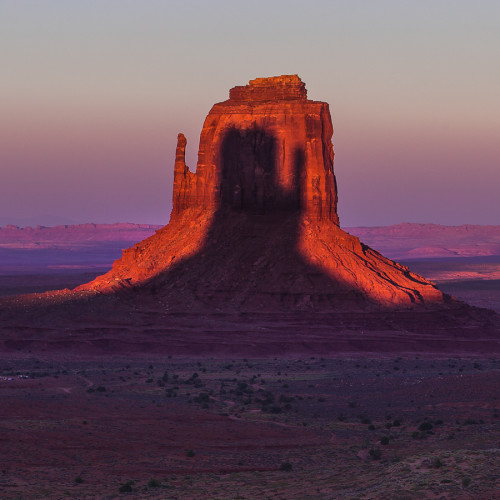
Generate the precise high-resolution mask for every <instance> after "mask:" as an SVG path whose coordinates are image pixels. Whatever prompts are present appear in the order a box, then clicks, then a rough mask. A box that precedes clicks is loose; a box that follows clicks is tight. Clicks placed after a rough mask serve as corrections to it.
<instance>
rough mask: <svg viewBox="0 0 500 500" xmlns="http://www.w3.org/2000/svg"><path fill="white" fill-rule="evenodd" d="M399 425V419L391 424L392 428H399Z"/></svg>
mask: <svg viewBox="0 0 500 500" xmlns="http://www.w3.org/2000/svg"><path fill="white" fill-rule="evenodd" d="M400 425H401V420H399V419H396V420H394V422H393V423H392V426H393V427H399V426H400Z"/></svg>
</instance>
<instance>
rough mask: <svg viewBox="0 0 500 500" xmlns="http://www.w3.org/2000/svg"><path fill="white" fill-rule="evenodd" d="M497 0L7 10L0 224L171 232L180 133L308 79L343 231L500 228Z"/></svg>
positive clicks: (0, 41)
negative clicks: (162, 227)
mask: <svg viewBox="0 0 500 500" xmlns="http://www.w3.org/2000/svg"><path fill="white" fill-rule="evenodd" d="M499 19H500V2H499V1H497V0H490V1H486V0H475V1H471V0H414V1H410V0H376V1H375V0H365V1H361V0H345V1H339V0H329V1H318V0H316V1H315V0H309V1H308V2H304V1H303V0H301V1H295V0H286V1H280V0H266V1H260V0H253V1H251V2H249V1H245V2H243V1H239V0H210V1H208V0H207V1H202V0H198V1H195V0H183V1H174V0H172V1H169V0H161V1H160V0H71V1H68V0H43V1H40V0H1V1H0V65H1V77H0V225H6V224H9V223H10V224H16V225H21V226H25V225H37V224H41V225H54V224H72V223H84V222H95V223H112V222H136V223H150V224H166V223H167V222H168V220H169V215H170V210H171V197H172V179H173V165H174V159H175V146H176V138H177V133H178V132H183V133H184V134H185V135H186V137H187V139H188V146H187V163H188V165H189V166H190V167H191V170H194V169H195V166H196V157H197V150H198V144H199V135H200V132H201V127H202V125H203V121H204V119H205V116H206V115H207V113H208V111H209V110H210V108H211V106H212V105H213V104H214V103H216V102H220V101H223V100H226V99H227V98H228V92H229V89H230V88H231V87H233V86H235V85H244V84H246V83H247V82H248V80H250V79H253V78H256V77H265V76H274V75H281V74H298V75H299V76H300V77H301V78H302V80H303V81H304V82H305V83H306V86H307V89H308V96H309V98H310V99H314V100H320V101H326V102H328V103H329V104H330V110H331V113H332V119H333V125H334V130H335V132H334V137H333V144H334V149H335V175H336V177H337V183H338V188H339V216H340V220H341V225H342V226H344V227H352V226H376V225H388V224H396V223H400V222H419V223H427V222H432V223H437V224H447V225H460V224H497V225H498V224H500V189H499V186H500V160H499V158H500V64H499V63H498V61H499V60H500V30H499V29H498V20H499Z"/></svg>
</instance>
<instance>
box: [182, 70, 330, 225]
mask: <svg viewBox="0 0 500 500" xmlns="http://www.w3.org/2000/svg"><path fill="white" fill-rule="evenodd" d="M229 95H230V98H229V99H228V100H227V101H224V102H222V103H218V104H216V105H215V106H213V108H212V109H211V110H210V113H209V114H208V116H207V118H206V120H205V123H204V125H203V130H202V132H201V138H200V147H199V153H198V158H199V159H198V165H197V168H196V173H191V172H190V171H189V168H188V167H186V164H185V161H184V152H185V147H186V139H185V137H184V136H183V135H182V134H179V137H178V144H177V155H176V163H175V176H174V193H173V211H172V216H173V218H175V217H176V216H177V215H179V214H180V213H182V211H183V210H185V209H187V208H194V209H196V208H198V209H200V210H205V211H215V210H218V209H219V208H225V207H230V208H232V209H235V210H245V211H253V212H258V213H268V212H270V211H273V210H277V209H284V210H290V209H295V210H302V211H303V212H304V213H305V214H307V216H308V217H310V218H311V219H315V220H323V219H328V220H330V221H332V222H334V223H335V224H337V225H338V222H339V221H338V216H337V189H336V184H335V176H334V174H333V146H332V141H331V139H332V134H333V127H332V122H331V117H330V110H329V107H328V104H327V103H324V102H315V101H310V100H307V92H306V90H305V85H304V83H303V82H302V81H301V80H300V78H299V77H298V76H297V75H291V76H290V75H288V76H280V77H273V78H257V79H256V80H252V81H251V82H250V83H249V85H246V86H244V87H234V88H233V89H231V91H230V93H229Z"/></svg>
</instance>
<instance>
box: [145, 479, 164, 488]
mask: <svg viewBox="0 0 500 500" xmlns="http://www.w3.org/2000/svg"><path fill="white" fill-rule="evenodd" d="M160 486H161V481H160V480H159V479H155V478H154V477H152V478H151V479H150V480H149V481H148V488H159V487H160Z"/></svg>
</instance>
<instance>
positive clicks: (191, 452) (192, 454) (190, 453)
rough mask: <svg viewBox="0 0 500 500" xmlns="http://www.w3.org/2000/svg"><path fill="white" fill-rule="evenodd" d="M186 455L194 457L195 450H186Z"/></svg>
mask: <svg viewBox="0 0 500 500" xmlns="http://www.w3.org/2000/svg"><path fill="white" fill-rule="evenodd" d="M186 456H188V457H194V451H193V450H186Z"/></svg>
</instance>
